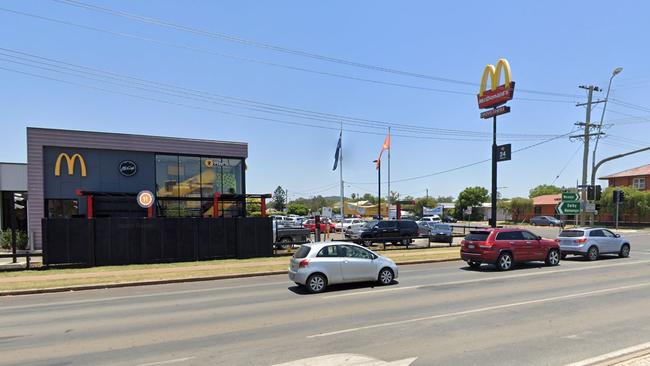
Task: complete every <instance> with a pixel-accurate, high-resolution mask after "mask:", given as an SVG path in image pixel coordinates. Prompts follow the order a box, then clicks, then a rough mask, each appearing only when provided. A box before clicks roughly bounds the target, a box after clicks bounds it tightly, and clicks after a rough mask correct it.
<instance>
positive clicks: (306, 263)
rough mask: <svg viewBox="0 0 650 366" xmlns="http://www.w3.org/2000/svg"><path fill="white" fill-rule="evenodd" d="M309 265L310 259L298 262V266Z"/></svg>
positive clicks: (304, 266)
mask: <svg viewBox="0 0 650 366" xmlns="http://www.w3.org/2000/svg"><path fill="white" fill-rule="evenodd" d="M308 265H309V259H303V260H301V261H300V263H299V264H298V268H306V267H307V266H308Z"/></svg>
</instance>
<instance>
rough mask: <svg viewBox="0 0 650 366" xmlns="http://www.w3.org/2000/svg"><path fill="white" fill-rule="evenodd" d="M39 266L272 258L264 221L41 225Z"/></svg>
mask: <svg viewBox="0 0 650 366" xmlns="http://www.w3.org/2000/svg"><path fill="white" fill-rule="evenodd" d="M43 233H44V241H43V250H44V262H45V264H47V265H50V264H52V265H54V264H82V265H89V266H92V265H115V264H133V263H159V262H172V261H195V260H208V259H219V258H253V257H263V256H271V255H273V244H272V240H273V230H272V226H271V220H270V219H269V218H151V219H149V218H94V219H83V218H75V219H44V220H43Z"/></svg>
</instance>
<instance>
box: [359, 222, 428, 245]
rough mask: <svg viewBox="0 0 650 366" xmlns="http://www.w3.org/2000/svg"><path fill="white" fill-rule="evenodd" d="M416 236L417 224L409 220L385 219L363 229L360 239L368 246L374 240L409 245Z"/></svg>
mask: <svg viewBox="0 0 650 366" xmlns="http://www.w3.org/2000/svg"><path fill="white" fill-rule="evenodd" d="M417 236H418V225H417V224H416V223H415V221H411V220H385V221H378V222H377V223H376V224H375V225H373V226H371V227H368V228H366V229H364V230H363V231H362V232H361V235H360V239H361V242H362V243H363V245H365V246H368V245H371V244H372V243H375V242H381V243H392V244H401V245H409V244H411V241H412V238H416V237H417Z"/></svg>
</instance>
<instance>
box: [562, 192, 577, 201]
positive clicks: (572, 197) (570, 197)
mask: <svg viewBox="0 0 650 366" xmlns="http://www.w3.org/2000/svg"><path fill="white" fill-rule="evenodd" d="M579 199H580V196H578V194H577V193H576V192H562V202H575V201H577V200H579Z"/></svg>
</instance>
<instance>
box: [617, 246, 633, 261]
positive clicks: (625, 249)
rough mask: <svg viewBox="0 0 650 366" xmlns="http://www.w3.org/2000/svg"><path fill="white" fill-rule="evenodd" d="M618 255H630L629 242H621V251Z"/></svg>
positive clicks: (624, 256) (622, 256) (623, 256)
mask: <svg viewBox="0 0 650 366" xmlns="http://www.w3.org/2000/svg"><path fill="white" fill-rule="evenodd" d="M618 256H619V257H621V258H627V257H629V256H630V245H629V244H623V246H622V247H621V251H620V252H619V253H618Z"/></svg>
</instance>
